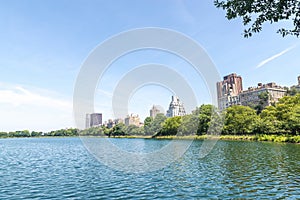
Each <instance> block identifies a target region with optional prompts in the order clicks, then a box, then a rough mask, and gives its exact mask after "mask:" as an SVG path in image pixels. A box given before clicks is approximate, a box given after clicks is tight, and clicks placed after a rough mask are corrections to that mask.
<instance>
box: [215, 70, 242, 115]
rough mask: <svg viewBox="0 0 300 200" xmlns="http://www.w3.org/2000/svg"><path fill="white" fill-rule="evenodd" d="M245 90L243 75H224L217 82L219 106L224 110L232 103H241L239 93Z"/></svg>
mask: <svg viewBox="0 0 300 200" xmlns="http://www.w3.org/2000/svg"><path fill="white" fill-rule="evenodd" d="M242 91H243V82H242V77H241V76H238V75H236V74H235V73H232V74H229V75H227V76H224V79H223V81H220V82H217V92H218V107H219V109H221V110H223V109H225V108H227V107H229V106H231V105H236V104H239V103H240V101H239V94H240V93H241V92H242Z"/></svg>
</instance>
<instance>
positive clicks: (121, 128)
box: [111, 123, 126, 137]
mask: <svg viewBox="0 0 300 200" xmlns="http://www.w3.org/2000/svg"><path fill="white" fill-rule="evenodd" d="M125 134H126V126H125V124H124V123H118V124H116V125H115V126H114V127H113V128H112V129H111V135H112V136H114V137H115V136H124V135H125Z"/></svg>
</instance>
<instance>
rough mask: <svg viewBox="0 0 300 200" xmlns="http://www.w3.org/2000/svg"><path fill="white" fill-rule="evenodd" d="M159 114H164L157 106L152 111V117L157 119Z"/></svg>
mask: <svg viewBox="0 0 300 200" xmlns="http://www.w3.org/2000/svg"><path fill="white" fill-rule="evenodd" d="M158 113H162V112H161V110H159V108H158V107H157V106H155V105H153V106H152V108H151V109H150V117H152V118H155V117H156V115H157V114H158Z"/></svg>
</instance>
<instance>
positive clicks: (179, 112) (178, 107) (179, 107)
mask: <svg viewBox="0 0 300 200" xmlns="http://www.w3.org/2000/svg"><path fill="white" fill-rule="evenodd" d="M183 115H186V113H185V109H184V107H183V103H181V101H180V100H179V98H178V97H177V96H172V101H171V103H170V105H169V110H168V111H167V117H175V116H183Z"/></svg>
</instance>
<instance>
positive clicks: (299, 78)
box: [298, 76, 300, 86]
mask: <svg viewBox="0 0 300 200" xmlns="http://www.w3.org/2000/svg"><path fill="white" fill-rule="evenodd" d="M298 85H299V86H300V76H298Z"/></svg>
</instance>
